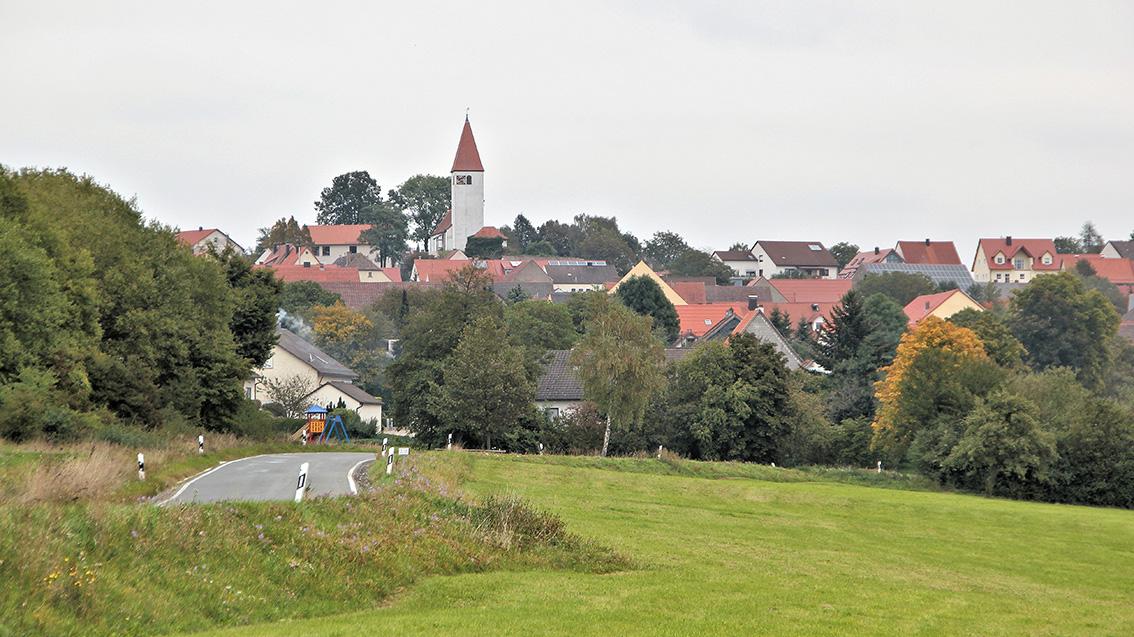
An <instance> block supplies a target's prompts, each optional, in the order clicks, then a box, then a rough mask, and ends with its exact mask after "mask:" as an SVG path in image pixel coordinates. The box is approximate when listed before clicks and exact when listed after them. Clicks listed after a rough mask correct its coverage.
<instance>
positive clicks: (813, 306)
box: [811, 303, 819, 312]
mask: <svg viewBox="0 0 1134 637" xmlns="http://www.w3.org/2000/svg"><path fill="white" fill-rule="evenodd" d="M811 311H812V312H818V311H819V304H818V303H812V304H811Z"/></svg>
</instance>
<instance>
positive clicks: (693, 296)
mask: <svg viewBox="0 0 1134 637" xmlns="http://www.w3.org/2000/svg"><path fill="white" fill-rule="evenodd" d="M666 283H668V284H669V286H670V287H671V288H673V291H674V292H677V294H678V295H679V296H680V297H681V298H682V299H683V300H684V301H685V302H686V303H690V304H699V305H704V304H705V302H706V299H705V282H704V281H696V280H681V279H667V280H666ZM714 284H715V282H714Z"/></svg>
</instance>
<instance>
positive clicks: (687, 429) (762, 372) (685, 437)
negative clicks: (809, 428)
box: [666, 334, 791, 463]
mask: <svg viewBox="0 0 1134 637" xmlns="http://www.w3.org/2000/svg"><path fill="white" fill-rule="evenodd" d="M787 379H788V371H787V367H786V361H785V359H784V357H783V355H782V354H780V353H779V352H778V351H777V350H776V349H775V347H774V346H772V345H771V344H770V343H766V342H764V341H761V340H758V339H757V338H756V337H754V336H752V335H751V334H741V335H737V336H734V337H733V338H732V340H731V341H730V342H729V344H728V346H727V347H726V346H725V345H724V344H722V343H719V342H714V343H708V344H706V345H703V346H701V347H698V348H697V349H696V350H695V351H694V352H693V354H692V355H690V356H689V357H687V358H686V359H684V360H682V361H680V362H679V363H676V364H675V365H674V368H673V370H672V371H671V373H670V383H669V387H668V390H667V396H666V402H667V411H668V413H669V416H670V419H671V420H672V421H673V424H672V426H671V427H672V429H673V430H674V437H673V439H672V440H671V441H670V447H671V448H672V449H674V450H676V451H678V452H679V453H681V454H683V455H689V456H690V457H693V458H698V459H705V460H743V461H752V462H764V463H767V462H779V461H781V450H780V444H781V442H782V440H783V439H784V437H785V436H786V435H787V434H788V425H787V423H788V415H789V412H790V407H791V405H790V402H789V392H788V380H787Z"/></svg>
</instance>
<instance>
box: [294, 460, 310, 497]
mask: <svg viewBox="0 0 1134 637" xmlns="http://www.w3.org/2000/svg"><path fill="white" fill-rule="evenodd" d="M307 465H308V463H306V462H304V463H303V464H301V465H299V481H298V482H296V483H295V501H296V502H303V492H304V491H306V490H307Z"/></svg>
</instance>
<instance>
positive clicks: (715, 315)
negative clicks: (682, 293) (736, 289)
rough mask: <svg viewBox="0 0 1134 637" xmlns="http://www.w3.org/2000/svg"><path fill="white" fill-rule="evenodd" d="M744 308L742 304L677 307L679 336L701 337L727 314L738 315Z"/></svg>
mask: <svg viewBox="0 0 1134 637" xmlns="http://www.w3.org/2000/svg"><path fill="white" fill-rule="evenodd" d="M745 307H746V306H745V305H744V304H743V303H703V304H701V305H678V306H675V308H674V309H676V310H677V320H678V321H679V322H680V324H681V328H680V329H681V335H682V336H686V335H693V336H703V335H704V334H705V332H708V331H709V329H710V328H712V327H713V326H714V325H716V324H717V323H719V322H720V321H721V319H723V318H724V317H725V315H726V314H728V313H729V312H733V313H734V314H739V313H740V312H741V311H743V310H744V308H745Z"/></svg>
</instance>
